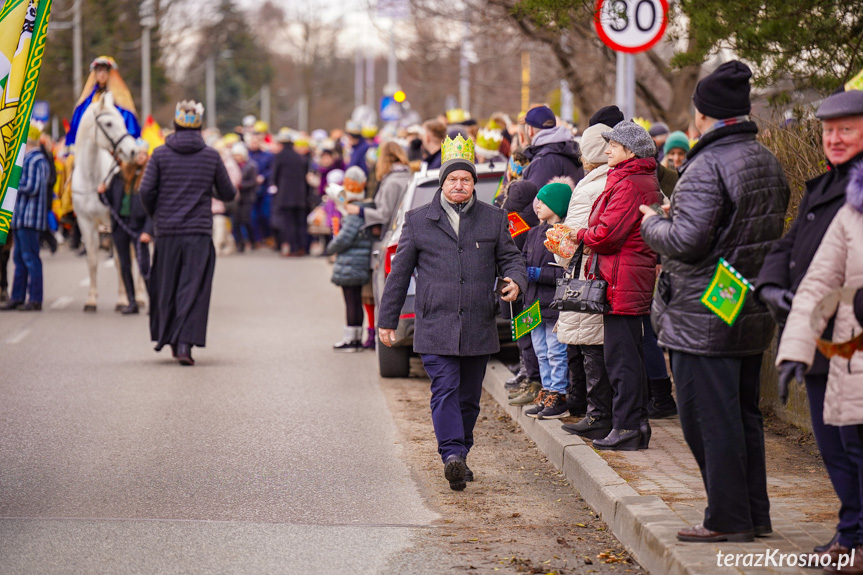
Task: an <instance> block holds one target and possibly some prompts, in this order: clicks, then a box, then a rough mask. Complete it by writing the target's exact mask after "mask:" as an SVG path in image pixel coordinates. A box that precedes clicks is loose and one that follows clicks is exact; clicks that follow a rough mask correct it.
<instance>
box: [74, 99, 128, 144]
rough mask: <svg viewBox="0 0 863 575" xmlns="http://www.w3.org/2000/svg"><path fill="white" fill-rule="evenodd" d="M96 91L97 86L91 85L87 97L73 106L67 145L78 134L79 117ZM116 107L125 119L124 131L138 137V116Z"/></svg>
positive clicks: (88, 105)
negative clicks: (91, 89)
mask: <svg viewBox="0 0 863 575" xmlns="http://www.w3.org/2000/svg"><path fill="white" fill-rule="evenodd" d="M98 91H99V86H93V91H92V92H90V95H89V96H87V99H86V100H84V101H83V102H81V103H80V104H79V105H78V106H76V107H75V112H74V113H73V114H72V123H71V124H70V125H69V132H67V133H66V145H67V146H71V145H73V144H74V143H75V136H76V135H77V134H78V124H80V123H81V118H82V117H84V112H86V111H87V108H89V107H90V104H91V103H92V102H93V96H95V95H96V92H98ZM115 105H116V104H115ZM117 109H118V110H119V111H120V114H121V115H122V116H123V119H124V120H125V121H126V131H128V132H129V135H130V136H132V137H133V138H137V137H139V136H140V135H141V126H140V125H139V124H138V118H136V117H135V114H133V113H132V112H130V111H129V110H126V109H125V108H121V107H120V106H117Z"/></svg>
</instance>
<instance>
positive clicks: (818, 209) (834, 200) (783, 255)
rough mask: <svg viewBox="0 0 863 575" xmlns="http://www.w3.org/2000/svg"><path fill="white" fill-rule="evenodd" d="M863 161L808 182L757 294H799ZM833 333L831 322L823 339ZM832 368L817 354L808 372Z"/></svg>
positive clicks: (855, 160) (770, 257)
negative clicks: (767, 290) (772, 290)
mask: <svg viewBox="0 0 863 575" xmlns="http://www.w3.org/2000/svg"><path fill="white" fill-rule="evenodd" d="M861 161H863V153H860V154H858V155H857V156H855V157H854V158H852V159H851V160H850V161H848V162H845V163H844V164H842V165H839V166H831V170H830V171H829V172H827V173H826V174H822V175H820V176H818V177H817V178H813V179H811V180H809V181H808V182H806V193H805V194H804V195H803V199H802V200H800V206H799V207H798V208H797V217H796V218H795V219H794V223H793V224H791V229H790V230H788V233H787V234H785V236H784V237H783V238H782V239H781V240H779V241H778V242H776V244H775V245H774V246H773V249H772V250H770V253H769V254H767V258H766V259H765V260H764V266H763V267H762V268H761V272H760V273H759V274H758V281H757V282H756V288H755V289H756V294H757V293H758V291H759V290H761V288H763V287H765V286H768V285H773V286H777V287H781V288H782V289H787V290H791V291H792V292H796V291H797V288H798V287H799V286H800V282H801V281H803V276H805V275H806V270H808V269H809V264H811V263H812V259H813V258H814V257H815V252H816V251H817V250H818V247H819V246H820V245H821V240H822V239H823V238H824V234H826V233H827V228H828V227H830V222H832V221H833V218H834V217H835V216H836V212H838V211H839V208H841V207H842V206H844V205H845V188H846V187H847V186H848V178H849V176H850V172H851V168H852V167H854V165H855V164H857V163H858V162H861ZM832 333H833V323H832V322H831V323H830V325H829V326H828V328H827V331H826V332H825V333H824V334H823V336H822V337H825V338H826V339H831V336H832ZM829 365H830V362H829V361H828V360H827V358H825V357H824V356H823V355H821V353H820V352H816V354H815V361H814V362H813V364H812V368H811V369H810V370H809V373H810V374H821V375H825V374H827V370H828V367H829Z"/></svg>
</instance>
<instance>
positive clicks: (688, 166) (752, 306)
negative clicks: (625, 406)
mask: <svg viewBox="0 0 863 575" xmlns="http://www.w3.org/2000/svg"><path fill="white" fill-rule="evenodd" d="M757 132H758V128H757V126H756V125H755V123H753V122H743V123H740V124H734V125H730V126H724V127H721V128H717V129H716V130H712V131H710V132H708V133H706V134H705V135H704V136H702V138H701V140H700V141H699V142H698V143H697V144H696V145H695V147H693V148H692V150H690V152H689V154H687V161H686V163H685V164H683V166H681V168H680V180H679V181H678V182H677V186H676V187H675V189H674V195H673V196H672V200H671V213H670V218H661V217H653V218H650V219H648V220H647V221H646V222H645V223H644V224H643V225H642V227H641V235H642V237H643V238H644V240H645V241H646V242H647V244H648V245H649V246H650V247H651V248H653V249H654V250H655V251H656V252H657V253H659V254H660V255H662V256H663V258H662V274H661V275H660V278H659V284H658V286H657V289H656V296H655V297H654V299H653V309H652V318H651V319H652V320H653V325H654V328H655V329H656V333H657V336H658V337H659V345H661V346H663V347H666V348H669V349H672V350H676V351H682V352H686V353H691V354H695V355H702V356H720V357H721V356H746V355H755V354H758V353H763V352H764V351H765V350H766V349H767V347H768V346H769V345H770V340H771V339H772V337H773V332H774V330H773V327H774V324H773V320H772V319H771V318H770V314H769V313H768V312H767V309H766V308H765V307H764V306H762V305H761V304H760V303H759V302H758V301H756V299H755V298H754V297H753V295H752V294H749V295H747V297H746V301H745V303H744V305H743V309H742V310H741V311H740V314H739V315H738V316H737V319H736V321H735V322H734V325H732V326H729V325H727V324H726V323H725V322H724V321H723V320H722V319H720V318H719V317H718V316H717V315H715V314H714V313H713V312H711V311H710V310H709V309H708V308H707V307H706V306H705V305H704V304H702V303H701V296H702V295H703V294H704V291H705V290H706V289H707V286H708V285H709V283H710V280H711V278H712V277H713V273H714V271H715V270H716V265H717V263H718V261H719V258H725V259H726V260H727V261H728V262H729V263H730V264H731V265H733V266H734V267H735V268H737V270H738V271H739V272H740V273H741V274H742V275H743V276H744V277H746V278H749V279H750V280H752V279H754V278H755V277H756V276H757V275H758V272H759V270H760V269H761V264H762V263H763V262H764V258H765V256H766V255H767V252H768V251H769V250H770V248H771V247H772V246H773V244H774V242H775V241H776V240H778V239H779V237H780V236H781V235H782V230H783V228H784V223H785V210H786V209H787V207H788V199H789V196H790V190H789V189H788V182H787V181H786V179H785V174H784V173H783V171H782V167H781V166H780V165H779V162H778V161H777V160H776V158H775V157H774V156H773V154H771V153H770V152H769V151H768V150H767V149H766V148H765V147H763V146H762V145H761V144H759V143H758V142H756V141H755V134H756V133H757Z"/></svg>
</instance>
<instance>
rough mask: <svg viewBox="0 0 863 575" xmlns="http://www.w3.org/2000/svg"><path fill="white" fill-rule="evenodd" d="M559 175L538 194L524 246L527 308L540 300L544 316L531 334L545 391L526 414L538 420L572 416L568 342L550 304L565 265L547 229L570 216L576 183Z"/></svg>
mask: <svg viewBox="0 0 863 575" xmlns="http://www.w3.org/2000/svg"><path fill="white" fill-rule="evenodd" d="M557 180H558V179H557V178H555V179H554V180H552V181H551V182H549V183H548V184H546V185H544V186H543V187H542V188H541V189H540V190H539V192H538V193H537V195H536V199H537V207H536V212H537V215H538V216H539V220H540V224H539V225H538V226H535V227H534V228H532V229H531V230H530V231H529V232H528V233H527V241H525V243H524V247H523V248H522V254H524V259H525V264H526V265H527V281H528V284H527V290H526V291H525V307H527V306H530V305H531V304H532V303H533V302H535V301H538V302H539V308H540V314H541V316H542V319H541V321H540V322H536V323H535V325H533V326H532V327H531V332H530V337H531V341H532V343H533V349H534V351H536V357H537V359H538V360H539V375H540V381H541V383H542V391H540V393H539V396H538V397H537V399H536V405H535V406H533V407H530V408H528V409H527V410H525V415H527V416H529V417H535V418H537V419H560V418H562V417H566V416H568V415H569V408H568V407H567V405H566V387H567V384H568V383H569V366H568V364H567V356H566V344H564V343H560V341H559V340H558V339H557V334H556V333H554V331H553V329H554V325H555V324H556V323H557V318H558V314H559V312H558V310H556V309H552V308H550V307H549V304H550V303H551V301H552V300H553V299H554V288H555V285H556V282H557V279H558V278H561V277H563V268H562V267H560V266H558V265H556V264H555V262H554V256H553V255H552V254H551V252H549V251H548V250H547V249H546V248H545V245H544V242H545V232H546V231H547V230H548V229H549V228H551V227H552V226H554V224H557V223H559V222H560V221H561V220H562V219H563V218H565V217H566V211H567V209H568V208H569V200H570V198H571V197H572V185H570V184H568V183H564V182H563V181H557Z"/></svg>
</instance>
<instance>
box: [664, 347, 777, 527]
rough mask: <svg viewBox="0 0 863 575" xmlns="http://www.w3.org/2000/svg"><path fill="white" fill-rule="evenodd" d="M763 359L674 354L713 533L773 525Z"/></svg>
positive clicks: (683, 420) (681, 407)
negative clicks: (763, 411) (762, 401)
mask: <svg viewBox="0 0 863 575" xmlns="http://www.w3.org/2000/svg"><path fill="white" fill-rule="evenodd" d="M762 357H763V354H758V355H750V356H745V357H707V356H702V355H692V354H689V353H682V352H678V351H672V352H671V371H672V373H673V374H674V382H675V384H676V385H677V406H678V411H679V413H680V426H681V428H683V436H684V438H685V439H686V443H688V444H689V448H690V449H691V450H692V455H694V456H695V460H696V461H697V462H698V467H699V468H700V469H701V478H702V480H703V481H704V487H705V489H706V491H707V509H705V511H704V521H703V525H704V527H706V528H707V529H710V530H712V531H721V532H740V531H749V530H751V529H753V527H754V526H755V525H758V526H769V525H770V502H769V501H768V499H767V471H766V468H765V463H764V420H763V418H762V417H761V410H760V409H759V407H758V398H759V396H760V391H761V390H760V388H761V379H760V375H761V360H762Z"/></svg>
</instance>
